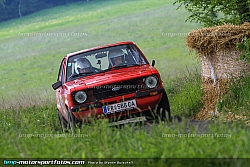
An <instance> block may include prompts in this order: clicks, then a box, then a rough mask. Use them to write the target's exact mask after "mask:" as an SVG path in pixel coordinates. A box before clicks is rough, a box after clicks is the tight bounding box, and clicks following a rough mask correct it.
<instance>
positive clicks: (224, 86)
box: [194, 77, 230, 120]
mask: <svg viewBox="0 0 250 167" xmlns="http://www.w3.org/2000/svg"><path fill="white" fill-rule="evenodd" d="M229 86H230V81H229V80H228V79H223V78H220V79H218V80H217V81H216V83H215V84H214V80H213V78H211V77H202V89H203V97H202V101H203V108H202V110H201V111H200V112H199V113H198V114H197V115H196V116H195V118H194V119H197V120H206V119H208V118H210V117H211V116H219V113H218V112H217V108H216V107H217V103H218V101H219V100H220V99H221V98H222V97H223V96H224V95H225V94H226V93H227V91H228V89H229Z"/></svg>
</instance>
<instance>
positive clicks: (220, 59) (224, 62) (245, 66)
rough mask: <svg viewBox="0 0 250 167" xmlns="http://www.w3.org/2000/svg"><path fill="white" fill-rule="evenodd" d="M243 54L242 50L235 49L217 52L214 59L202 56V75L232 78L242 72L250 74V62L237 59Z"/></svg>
mask: <svg viewBox="0 0 250 167" xmlns="http://www.w3.org/2000/svg"><path fill="white" fill-rule="evenodd" d="M241 54H242V52H240V51H238V50H235V51H224V52H217V53H215V56H214V59H212V60H209V59H207V58H206V57H205V56H204V57H202V76H203V77H206V78H209V77H212V78H214V77H215V78H216V79H218V78H223V79H230V78H237V77H239V76H241V75H242V74H250V63H247V62H246V61H244V60H241V61H238V60H237V58H239V57H240V55H241ZM209 64H210V65H209Z"/></svg>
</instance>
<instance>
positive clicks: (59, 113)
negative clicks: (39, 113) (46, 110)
mask: <svg viewBox="0 0 250 167" xmlns="http://www.w3.org/2000/svg"><path fill="white" fill-rule="evenodd" d="M57 114H58V118H59V122H60V125H61V129H62V132H66V131H67V121H66V120H65V118H64V117H63V115H62V114H61V112H60V111H59V110H57Z"/></svg>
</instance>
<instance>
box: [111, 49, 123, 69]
mask: <svg viewBox="0 0 250 167" xmlns="http://www.w3.org/2000/svg"><path fill="white" fill-rule="evenodd" d="M108 59H109V62H110V64H111V66H117V65H118V64H123V63H125V54H124V52H123V51H121V50H117V51H114V52H111V53H110V54H109V55H108ZM117 59H119V60H118V61H119V62H118V61H117ZM117 62H118V64H117Z"/></svg>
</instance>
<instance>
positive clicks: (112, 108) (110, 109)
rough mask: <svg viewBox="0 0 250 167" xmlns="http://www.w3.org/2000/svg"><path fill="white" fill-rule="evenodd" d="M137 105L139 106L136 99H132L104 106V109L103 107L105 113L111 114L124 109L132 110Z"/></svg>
mask: <svg viewBox="0 0 250 167" xmlns="http://www.w3.org/2000/svg"><path fill="white" fill-rule="evenodd" d="M136 107H137V105H136V101H135V100H130V101H124V102H120V103H115V104H110V105H107V106H103V107H102V109H103V113H104V114H111V113H115V112H122V111H124V110H130V109H133V108H136Z"/></svg>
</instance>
